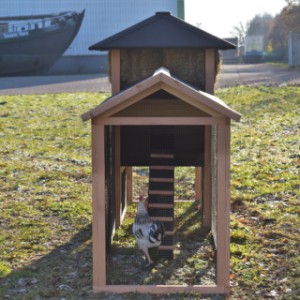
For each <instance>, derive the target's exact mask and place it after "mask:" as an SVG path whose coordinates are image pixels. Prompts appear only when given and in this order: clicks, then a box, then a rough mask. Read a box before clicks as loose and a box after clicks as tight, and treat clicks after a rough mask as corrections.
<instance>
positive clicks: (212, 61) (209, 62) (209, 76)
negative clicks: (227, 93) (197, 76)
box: [205, 49, 216, 95]
mask: <svg viewBox="0 0 300 300" xmlns="http://www.w3.org/2000/svg"><path fill="white" fill-rule="evenodd" d="M215 51H216V50H215V49H205V91H206V92H207V93H210V94H212V95H213V94H214V93H215V79H216V58H215Z"/></svg>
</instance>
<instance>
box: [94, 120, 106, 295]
mask: <svg viewBox="0 0 300 300" xmlns="http://www.w3.org/2000/svg"><path fill="white" fill-rule="evenodd" d="M92 169H93V170H92V177H93V180H92V201H93V288H94V290H95V291H96V290H99V289H100V288H101V287H104V286H105V285H106V255H105V254H106V230H105V150H104V126H99V125H97V120H94V119H93V120H92Z"/></svg>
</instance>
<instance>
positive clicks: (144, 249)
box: [142, 248, 154, 268]
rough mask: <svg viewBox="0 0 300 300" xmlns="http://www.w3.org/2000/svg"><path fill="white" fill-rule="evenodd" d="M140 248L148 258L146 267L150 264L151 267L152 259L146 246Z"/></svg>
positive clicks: (152, 264)
mask: <svg viewBox="0 0 300 300" xmlns="http://www.w3.org/2000/svg"><path fill="white" fill-rule="evenodd" d="M142 250H143V252H144V253H145V255H146V257H147V259H148V264H147V265H146V268H147V267H150V266H151V267H152V266H154V262H153V261H152V259H151V258H150V255H149V252H148V248H142Z"/></svg>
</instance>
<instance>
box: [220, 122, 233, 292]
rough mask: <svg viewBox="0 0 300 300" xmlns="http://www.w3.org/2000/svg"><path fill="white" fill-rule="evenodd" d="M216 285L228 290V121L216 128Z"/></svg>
mask: <svg viewBox="0 0 300 300" xmlns="http://www.w3.org/2000/svg"><path fill="white" fill-rule="evenodd" d="M217 143H218V144H217V149H218V150H217V151H218V152H217V153H218V154H217V155H218V156H217V157H218V158H217V189H218V193H217V245H218V250H217V284H218V285H222V286H224V287H225V288H226V292H228V290H229V273H230V264H229V242H230V198H229V193H230V190H229V189H230V120H226V122H224V125H223V126H222V125H220V126H218V139H217Z"/></svg>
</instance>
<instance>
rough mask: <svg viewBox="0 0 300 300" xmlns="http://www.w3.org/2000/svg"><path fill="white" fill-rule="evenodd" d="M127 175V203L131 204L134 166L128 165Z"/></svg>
mask: <svg viewBox="0 0 300 300" xmlns="http://www.w3.org/2000/svg"><path fill="white" fill-rule="evenodd" d="M126 176H127V204H131V203H132V201H133V188H132V184H133V177H132V167H126Z"/></svg>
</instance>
